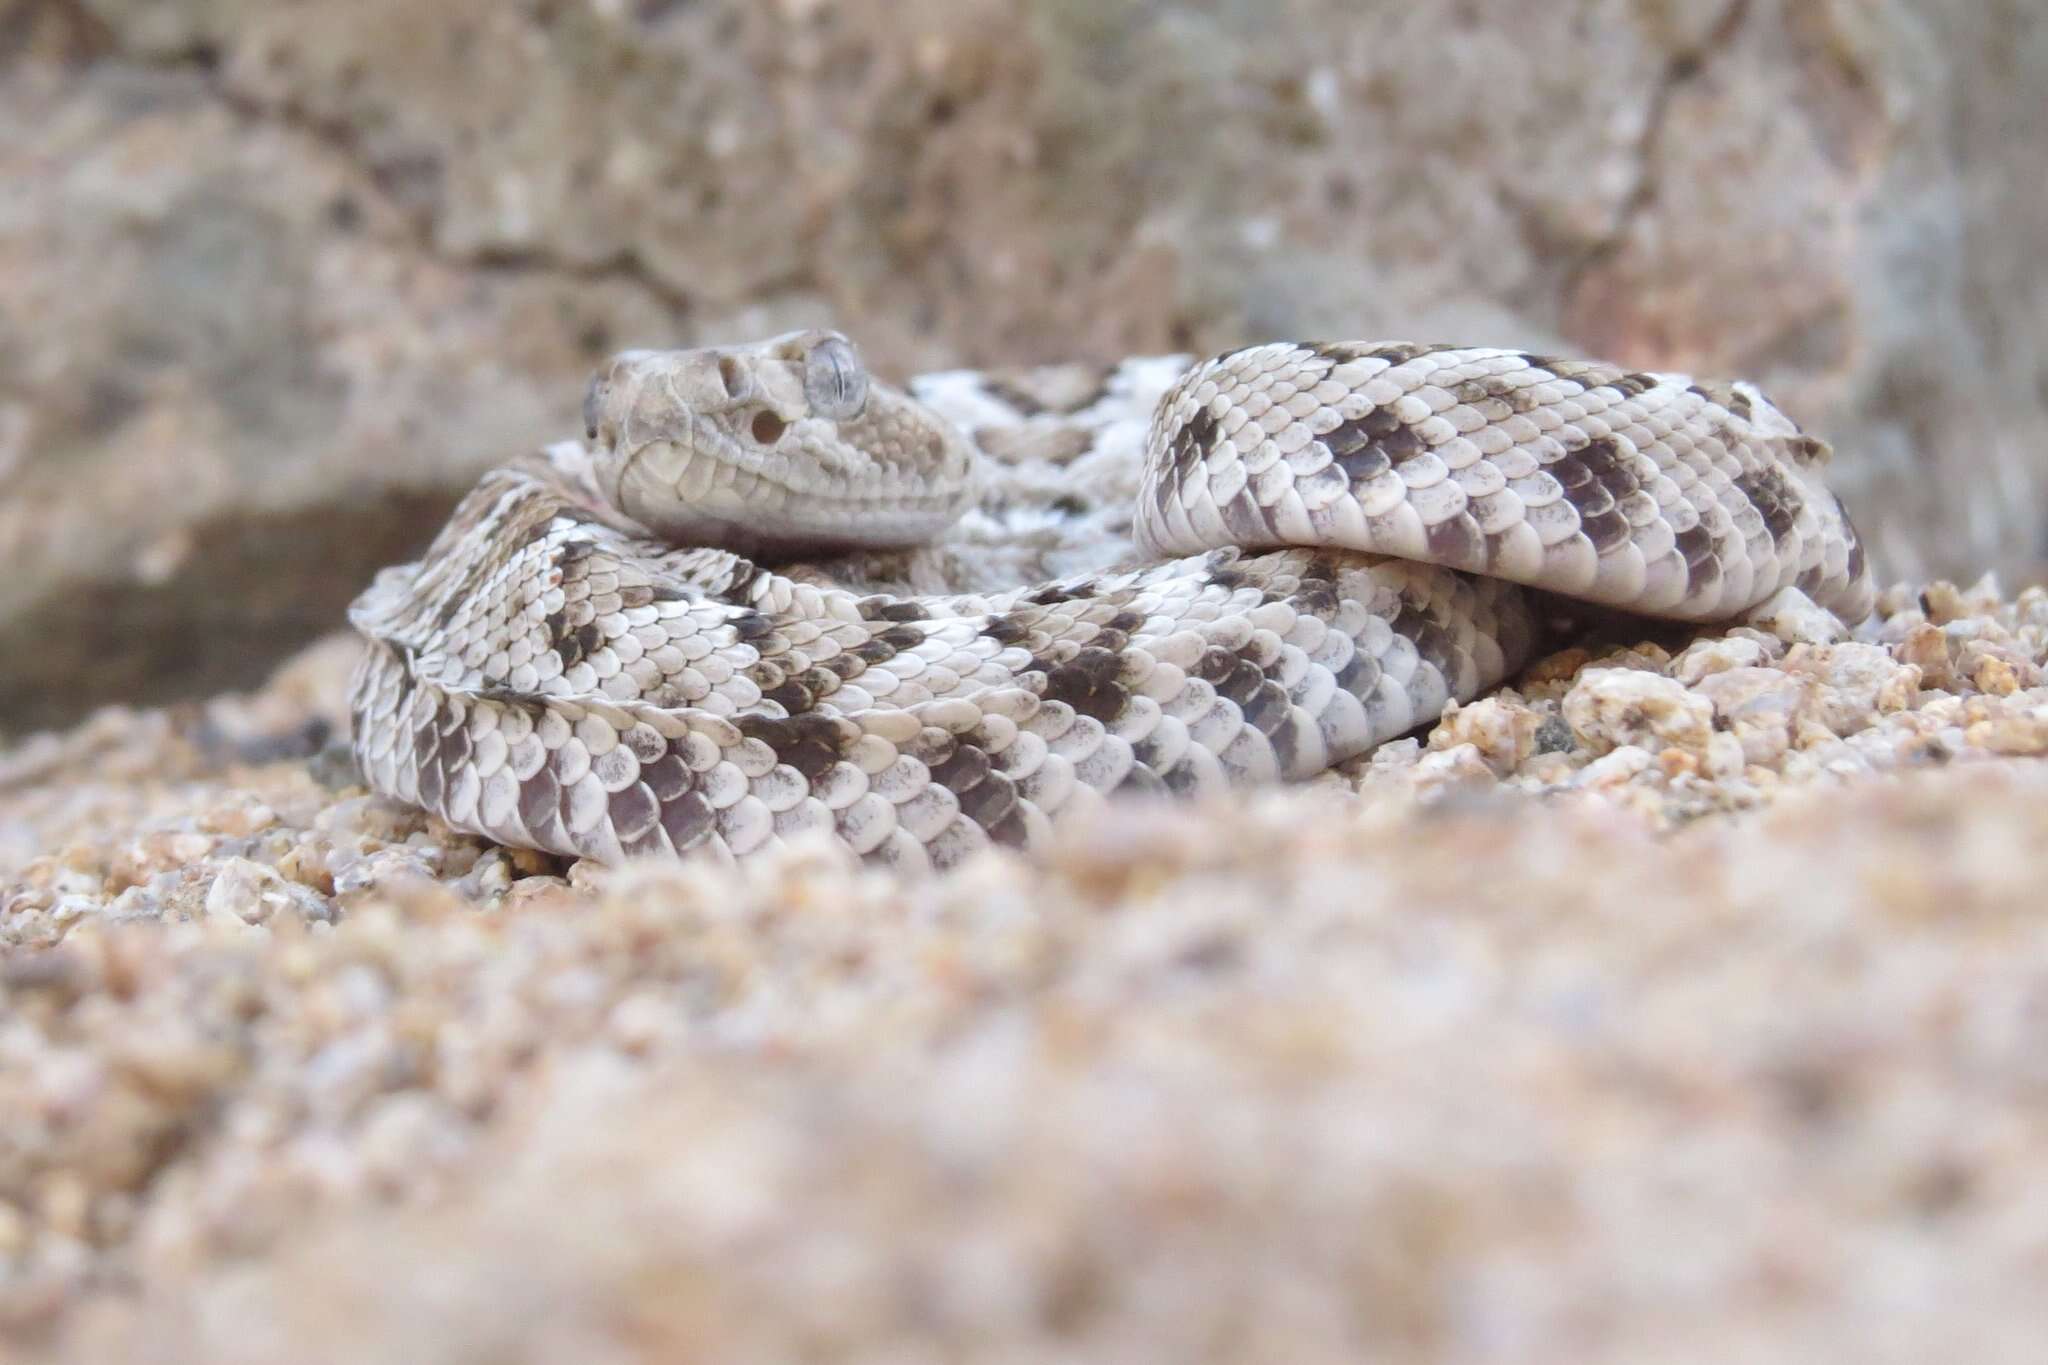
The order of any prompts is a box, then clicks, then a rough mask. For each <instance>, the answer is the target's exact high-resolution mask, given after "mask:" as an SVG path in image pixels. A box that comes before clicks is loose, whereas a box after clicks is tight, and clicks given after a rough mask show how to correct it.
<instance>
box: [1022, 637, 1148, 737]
mask: <svg viewBox="0 0 2048 1365" xmlns="http://www.w3.org/2000/svg"><path fill="white" fill-rule="evenodd" d="M1032 667H1033V668H1036V669H1040V670H1042V671H1043V672H1044V673H1045V689H1044V691H1043V692H1041V693H1040V695H1041V696H1043V697H1044V698H1045V699H1046V700H1047V701H1059V702H1065V703H1066V704H1067V705H1068V706H1071V707H1073V708H1074V711H1075V712H1076V713H1077V714H1079V715H1083V716H1092V717H1093V718H1094V719H1096V720H1099V721H1102V722H1104V723H1105V724H1107V723H1109V722H1110V721H1113V720H1115V719H1116V718H1117V717H1118V716H1120V715H1122V714H1123V709H1124V706H1125V705H1126V704H1127V703H1128V702H1129V700H1130V694H1129V693H1128V692H1127V691H1125V689H1124V686H1123V683H1122V682H1121V681H1120V675H1121V673H1122V671H1123V659H1122V657H1121V656H1120V655H1119V654H1117V653H1116V651H1114V650H1109V649H1104V648H1102V647H1101V646H1099V645H1087V646H1084V647H1083V648H1081V649H1080V650H1078V651H1076V652H1075V654H1074V657H1073V658H1071V659H1067V660H1064V661H1055V660H1050V659H1034V660H1032Z"/></svg>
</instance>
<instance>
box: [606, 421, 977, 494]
mask: <svg viewBox="0 0 2048 1365" xmlns="http://www.w3.org/2000/svg"><path fill="white" fill-rule="evenodd" d="M660 446H667V447H670V448H672V449H675V450H687V451H688V452H689V454H690V457H691V459H692V460H693V461H695V460H709V461H711V462H713V463H715V464H719V465H723V466H725V467H726V468H728V469H733V470H737V471H739V472H741V473H744V474H746V475H748V476H750V477H752V478H754V479H757V480H759V481H760V482H761V483H762V484H765V485H767V486H768V487H770V488H772V489H775V490H776V491H778V492H781V493H783V494H785V495H787V496H788V497H789V498H791V499H794V500H801V501H804V502H808V503H820V504H822V503H830V504H831V505H833V506H835V507H846V508H854V509H870V508H877V509H878V508H885V507H886V508H887V509H888V510H890V511H892V512H903V513H911V514H914V515H920V516H930V515H937V514H938V513H941V512H944V511H946V510H948V509H952V510H955V511H964V510H966V509H967V508H968V507H971V506H973V505H974V501H975V495H976V493H977V492H978V491H979V490H978V484H979V480H978V479H976V480H975V481H974V482H973V483H972V484H970V485H969V486H967V487H965V488H954V489H940V490H928V489H923V488H919V487H916V486H906V485H905V483H904V481H903V480H902V479H901V478H900V476H899V477H895V478H890V477H888V475H889V473H890V471H889V470H888V468H887V467H886V466H882V465H879V464H878V465H876V466H875V467H874V469H873V474H874V475H877V476H882V477H881V478H878V479H877V480H876V482H878V483H880V484H881V486H879V487H872V488H863V487H861V486H860V484H859V483H858V482H856V478H857V476H852V475H846V474H839V473H836V472H834V471H830V470H826V469H822V468H820V469H819V474H820V481H819V482H818V483H817V484H813V485H805V486H799V485H798V484H796V483H794V482H792V481H791V480H790V478H789V477H788V476H787V474H786V473H785V472H784V470H783V469H782V468H779V467H778V465H777V463H776V462H773V461H770V460H768V459H766V458H765V457H764V456H763V455H762V454H761V453H760V452H758V451H755V450H752V449H750V448H748V447H747V446H745V445H743V444H741V443H740V442H739V441H737V440H735V439H734V438H733V437H732V435H731V434H730V433H728V432H727V431H726V430H725V429H724V428H723V427H722V426H720V425H719V424H718V423H716V422H714V421H712V420H711V419H710V418H708V417H705V416H703V415H702V414H693V415H692V417H691V420H690V434H689V436H688V438H687V440H677V439H675V438H674V437H659V438H655V439H653V440H648V441H644V442H641V443H640V444H639V445H638V446H637V447H635V448H634V450H633V451H632V453H631V454H629V455H627V456H626V457H625V458H624V459H622V460H620V461H619V462H618V464H617V466H616V468H617V470H618V473H617V475H616V477H615V478H614V479H613V480H611V482H613V483H614V484H615V485H617V484H623V483H624V481H625V479H626V476H627V475H628V473H629V472H630V471H631V470H632V469H634V468H635V466H637V465H638V464H639V463H640V461H641V460H643V459H644V458H645V457H646V455H647V453H648V452H649V451H651V450H653V449H655V448H657V447H660ZM677 506H678V509H682V508H687V507H689V506H690V504H689V503H688V502H687V501H685V500H682V499H680V498H679V499H678V502H677ZM705 510H707V511H711V512H712V513H713V515H717V512H716V511H715V510H714V509H705Z"/></svg>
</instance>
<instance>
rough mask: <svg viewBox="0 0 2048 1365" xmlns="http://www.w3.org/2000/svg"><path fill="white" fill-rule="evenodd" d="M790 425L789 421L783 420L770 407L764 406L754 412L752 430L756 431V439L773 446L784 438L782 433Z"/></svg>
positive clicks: (765, 444)
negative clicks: (769, 409)
mask: <svg viewBox="0 0 2048 1365" xmlns="http://www.w3.org/2000/svg"><path fill="white" fill-rule="evenodd" d="M788 427H789V423H787V422H785V421H783V420H782V419H781V418H780V417H777V416H776V415H775V414H774V413H772V412H770V411H768V409H766V408H763V409H761V411H759V412H757V413H755V414H754V422H753V426H752V427H751V428H750V430H751V431H752V432H753V433H754V439H755V440H756V441H759V442H760V443H761V444H762V445H764V446H772V445H774V444H775V443H776V442H777V441H779V440H781V439H782V433H783V432H784V431H785V430H787V429H788Z"/></svg>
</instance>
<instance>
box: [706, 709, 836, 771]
mask: <svg viewBox="0 0 2048 1365" xmlns="http://www.w3.org/2000/svg"><path fill="white" fill-rule="evenodd" d="M733 724H734V725H735V726H737V727H738V728H739V732H740V733H741V734H742V735H745V736H746V737H747V738H748V739H758V740H760V741H761V742H762V743H763V744H766V745H767V746H768V747H769V748H771V749H773V750H774V751H775V756H776V757H777V758H778V759H780V760H781V761H782V762H784V763H787V764H788V765H789V766H790V767H792V768H795V769H796V770H797V771H798V772H799V773H802V774H803V776H804V780H805V781H806V782H815V781H817V779H818V775H819V774H821V773H823V772H824V771H825V770H826V769H827V768H829V767H831V766H832V765H833V764H835V763H837V762H839V760H840V759H842V758H844V757H845V756H846V750H847V749H848V747H850V746H851V745H853V744H854V743H856V742H857V741H858V740H859V738H860V732H859V731H858V730H856V729H855V728H854V727H853V726H852V725H849V724H848V723H847V722H845V721H843V720H838V719H835V718H834V717H831V716H822V715H819V714H817V713H816V712H811V713H809V714H805V715H796V716H789V717H786V718H785V717H781V716H739V717H736V718H735V719H734V721H733Z"/></svg>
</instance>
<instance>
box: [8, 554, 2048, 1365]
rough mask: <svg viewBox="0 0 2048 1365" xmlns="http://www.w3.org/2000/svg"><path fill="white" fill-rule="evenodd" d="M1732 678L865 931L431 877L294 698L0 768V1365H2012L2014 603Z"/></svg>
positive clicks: (422, 844) (199, 714) (2019, 1327)
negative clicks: (376, 1363)
mask: <svg viewBox="0 0 2048 1365" xmlns="http://www.w3.org/2000/svg"><path fill="white" fill-rule="evenodd" d="M1772 624H1773V629H1772V630H1771V631H1769V632H1765V631H1751V630H1735V631H1731V632H1728V633H1726V634H1724V635H1714V636H1705V637H1700V638H1698V639H1697V640H1692V639H1689V638H1687V637H1684V636H1678V637H1675V638H1671V639H1665V640H1662V641H1661V642H1660V643H1655V644H1652V643H1646V642H1631V643H1629V644H1627V645H1626V646H1619V645H1617V646H1610V647H1605V648H1604V650H1603V651H1588V650H1574V651H1568V652H1566V653H1564V654H1560V655H1556V656H1553V657H1552V658H1551V659H1549V660H1546V661H1544V662H1543V663H1540V664H1538V665H1537V666H1536V667H1535V668H1534V669H1533V670H1531V672H1530V673H1529V674H1528V675H1527V676H1526V677H1525V679H1524V680H1523V682H1522V685H1521V687H1520V688H1519V689H1518V690H1515V691H1510V692H1506V693H1503V694H1501V695H1499V696H1497V697H1495V698H1492V699H1489V700H1486V701H1482V702H1480V703H1478V704H1475V705H1473V706H1469V707H1466V708H1464V709H1462V710H1461V711H1459V712H1457V713H1455V714H1454V715H1453V716H1451V717H1450V718H1448V719H1447V720H1446V721H1445V722H1444V723H1443V724H1441V725H1439V726H1438V727H1437V728H1436V730H1435V731H1434V732H1433V733H1432V734H1430V735H1429V736H1428V737H1427V738H1426V739H1425V740H1423V741H1422V742H1420V743H1417V742H1413V741H1409V742H1404V743H1402V744H1398V745H1393V746H1388V747H1387V748H1385V749H1383V750H1381V751H1380V753H1379V754H1378V755H1376V756H1375V757H1373V758H1372V759H1371V760H1369V761H1366V762H1363V763H1361V764H1358V765H1355V767H1354V769H1353V770H1352V771H1349V772H1345V773H1341V774H1334V775H1331V776H1329V777H1327V778H1326V779H1323V780H1321V781H1319V782H1317V783H1312V784H1309V785H1307V786H1305V787H1302V788H1297V789H1294V790H1289V791H1276V792H1267V793H1261V794H1256V795H1252V796H1248V797H1246V798H1244V799H1242V800H1239V801H1235V802H1232V803H1230V804H1227V805H1217V806H1213V807H1204V808H1141V807H1131V808H1125V809H1120V810H1118V811H1117V812H1116V813H1115V818H1113V819H1111V820H1109V821H1105V822H1103V823H1101V824H1098V825H1096V826H1093V827H1090V828H1085V829H1073V830H1070V831H1068V832H1067V834H1066V836H1065V837H1064V840H1063V842H1062V843H1061V844H1059V845H1058V846H1057V847H1055V848H1053V849H1050V850H1048V851H1046V852H1045V853H1044V854H1043V855H1041V856H1038V857H1035V858H1032V859H1029V860H1027V859H1023V858H1018V857H1012V856H1007V855H1005V856H990V857H988V858H986V859H984V860H982V861H979V862H976V863H974V864H972V865H970V866H969V867H968V868H966V869H965V870H963V871H961V872H959V873H957V874H955V875H952V876H950V877H947V878H944V879H933V880H925V881H920V882H915V883H903V882H898V881H893V880H890V879H888V878H885V877H882V876H880V875H877V874H872V873H868V872H865V871H862V870H860V869H858V868H856V867H853V866H850V865H848V863H847V862H846V861H845V860H843V859H841V858H840V857H838V856H836V855H834V854H832V853H830V852H827V851H823V850H819V849H803V848H798V849H792V850H789V851H787V852H786V853H785V854H783V855H781V856H780V857H778V858H775V859H771V860H769V861H767V862H765V863H763V864H761V865H758V866H756V867H753V868H750V869H748V870H746V871H744V872H739V873H728V872H719V871H715V870H710V869H692V868H681V869H678V868H666V869H656V868H647V869H634V870H630V871H626V872H618V873H606V872H603V871H601V870H599V869H595V868H591V867H586V866H583V865H576V866H568V865H564V864H562V863H560V862H557V861H555V860H551V859H546V858H541V857H538V856H532V855H525V854H509V853H507V852H504V851H502V850H496V849H492V848H490V847H488V846H486V845H483V844H481V843H479V842H477V841H474V840H470V839H467V838H463V837H460V836H453V835H450V834H448V833H447V832H446V831H445V830H443V829H441V828H440V827H438V826H437V825H435V824H433V823H431V822H428V821H426V820H424V819H423V818H421V817H419V816H417V815H416V814H413V813H410V812H407V811H405V810H402V809H400V808H397V807H394V806H391V805H389V804H387V803H384V802H382V801H379V800H376V799H374V798H370V797H367V796H365V795H364V794H363V793H362V791H361V789H360V788H358V787H354V786H351V785H349V784H350V782H351V780H352V778H351V775H350V773H349V772H348V770H347V768H346V765H345V763H343V762H337V761H336V760H335V759H334V758H333V757H332V756H331V755H329V756H327V757H319V756H315V757H313V758H311V759H308V758H307V757H306V756H305V755H307V754H309V753H314V752H315V751H317V750H318V749H319V748H320V747H321V745H322V743H323V742H324V740H325V738H326V737H327V736H328V735H329V734H331V733H332V731H333V728H334V726H335V725H336V723H337V721H338V716H337V707H338V705H339V696H340V689H341V685H342V681H343V679H344V676H345V672H346V669H347V666H348V663H349V662H350V660H351V658H352V655H353V646H352V645H351V644H349V643H348V642H347V641H343V640H338V639H337V640H333V641H329V642H327V643H325V644H322V645H319V646H316V647H315V648H314V649H312V650H311V651H309V652H307V653H306V654H303V655H301V656H300V657H299V658H297V659H296V660H294V661H293V662H291V663H290V664H288V665H287V666H286V667H285V668H284V669H283V670H282V671H281V672H280V673H279V674H278V675H277V676H276V677H275V678H274V679H273V680H272V681H271V683H270V684H268V685H267V686H266V687H265V688H264V689H263V690H262V691H260V692H258V693H254V694H251V695H248V696H242V697H228V698H221V699H218V700H216V701H213V702H210V703H205V704H195V705H192V706H187V707H182V708H175V709H172V710H168V711H150V712H121V711H109V712H102V713H100V714H99V715H98V716H97V717H95V718H94V719H92V720H90V721H88V722H86V723H85V724H83V725H82V726H81V727H79V728H78V729H75V730H73V731H70V732H66V733H63V734H54V735H45V736H41V737H37V738H33V739H30V740H28V741H26V742H25V743H22V744H20V745H18V746H16V747H15V748H13V749H11V750H7V751H4V752H0V1114H4V1115H5V1116H6V1121H5V1123H4V1124H0V1356H5V1357H7V1358H10V1359H11V1358H14V1354H15V1353H20V1354H21V1355H22V1356H23V1358H28V1359H35V1358H38V1357H43V1356H47V1357H50V1358H57V1357H63V1358H70V1359H79V1360H115V1359H121V1360H134V1361H145V1362H149V1361H165V1362H169V1361H193V1362H196V1361H209V1362H242V1361H247V1362H258V1361H261V1362H270V1361H281V1360H291V1361H309V1362H318V1361H341V1360H405V1361H408V1362H485V1361H490V1362H522V1361H533V1362H539V1361H557V1360H577V1361H593V1362H611V1361H636V1360H648V1359H704V1360H718V1361H725V1362H737V1361H787V1360H794V1359H834V1360H872V1361H889V1362H918V1361H939V1360H950V1359H962V1358H969V1357H972V1358H976V1359H1000V1360H1017V1361H1027V1360H1048V1361H1049V1360H1063V1361H1066V1360H1082V1359H1089V1360H1110V1359H1115V1360H1141V1359H1142V1360H1177V1361H1178V1360H1208V1359H1218V1360H1221V1359H1262V1360H1289V1361H1321V1360H1331V1361H1336V1360H1356V1359H1361V1358H1372V1359H1378V1360H1401V1359H1446V1360H1535V1359H1543V1360H1558V1359H1571V1360H1580V1361H1625V1360H1627V1361H1633V1360H1642V1359H1647V1358H1652V1357H1654V1358H1656V1359H1658V1360H1660V1361H1693V1360H1697V1361H1725V1360H1729V1359H1742V1360H1744V1361H1769V1360H1787V1361H1790V1360H1814V1359H1827V1358H1833V1359H1847V1358H1854V1359H1858V1360H1869V1361H1887V1360H1907V1359H1929V1358H1934V1357H1936V1356H1937V1355H1938V1356H1940V1357H1942V1358H1952V1359H1973V1360H2005V1359H2012V1360H2019V1359H2033V1358H2038V1349H2039V1326H2040V1322H2041V1317H2040V1303H2041V1297H2040V1286H2041V1285H2042V1284H2043V1283H2044V1282H2048V1280H2044V1277H2048V1181H2044V1180H2043V1179H2042V1178H2041V1173H2042V1171H2043V1169H2044V1162H2048V914H2044V913H2043V911H2042V904H2043V898H2042V892H2041V888H2042V886H2043V885H2044V884H2048V764H2044V763H2042V762H2041V756H2042V755H2043V754H2044V753H2048V687H2044V686H2043V677H2042V669H2043V664H2044V662H2048V592H2043V591H2042V590H2040V589H2030V590H2029V591H2028V592H2026V593H2023V594H2020V595H2019V596H2018V597H2017V598H2011V597H2007V596H2004V595H2002V594H2001V593H2000V592H1999V591H1998V589H1997V588H1996V587H1995V586H1994V585H1992V584H1989V583H1986V584H1984V585H1980V586H1979V587H1978V588H1975V589H1970V590H1958V589H1955V588H1952V587H1949V586H1946V585H1935V586H1934V587H1932V588H1929V589H1928V590H1927V591H1926V592H1924V593H1908V592H1903V591H1897V592H1894V593H1892V594H1890V595H1889V596H1888V598H1887V601H1886V613H1885V615H1884V616H1883V617H1882V618H1881V619H1879V620H1877V621H1874V622H1872V623H1871V624H1869V625H1867V626H1865V627H1864V628H1863V629H1862V630H1860V631H1859V632H1857V635H1856V637H1855V638H1854V639H1852V640H1839V639H1831V638H1829V634H1830V633H1829V632H1828V630H1827V629H1826V626H1825V623H1822V622H1818V621H1815V620H1813V619H1810V618H1807V617H1805V616H1803V615H1802V614H1800V613H1797V612H1792V613H1788V615H1787V616H1786V618H1785V619H1783V620H1781V621H1778V622H1774V623H1772ZM10 1343H12V1344H11V1345H10Z"/></svg>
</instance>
